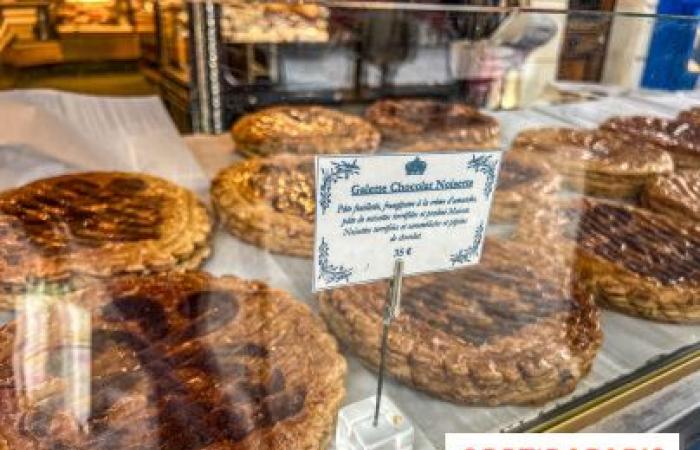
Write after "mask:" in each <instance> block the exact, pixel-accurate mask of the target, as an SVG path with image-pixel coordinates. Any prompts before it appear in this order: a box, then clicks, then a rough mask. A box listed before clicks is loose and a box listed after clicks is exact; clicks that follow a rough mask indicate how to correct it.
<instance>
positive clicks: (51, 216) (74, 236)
mask: <svg viewBox="0 0 700 450" xmlns="http://www.w3.org/2000/svg"><path fill="white" fill-rule="evenodd" d="M210 234H211V221H210V218H209V214H208V211H207V209H206V208H205V206H204V205H203V204H202V203H201V202H200V201H199V200H198V199H197V197H196V196H195V194H194V193H192V192H190V191H189V190H187V189H184V188H182V187H179V186H177V185H175V184H173V183H171V182H169V181H166V180H164V179H161V178H157V177H154V176H150V175H144V174H135V173H121V172H91V173H77V174H72V175H64V176H59V177H55V178H47V179H43V180H39V181H35V182H33V183H30V184H27V185H25V186H22V187H20V188H17V189H13V190H10V191H6V192H4V193H2V194H0V242H1V245H0V308H15V307H16V306H17V305H15V304H14V303H13V300H10V299H9V298H8V296H10V297H11V294H15V293H22V292H24V291H25V290H26V288H27V287H31V286H32V285H37V284H44V283H59V284H60V283H64V282H68V281H69V280H74V281H75V280H80V279H81V278H83V277H110V276H113V275H118V274H123V273H134V272H138V273H143V272H159V271H165V270H173V269H191V268H196V267H198V266H199V265H200V264H201V263H202V262H203V260H204V259H205V258H206V257H207V256H208V255H209V252H210V248H209V238H210Z"/></svg>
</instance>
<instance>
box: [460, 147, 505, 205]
mask: <svg viewBox="0 0 700 450" xmlns="http://www.w3.org/2000/svg"><path fill="white" fill-rule="evenodd" d="M496 166H498V161H496V160H494V159H493V156H492V155H478V156H477V155H473V156H472V159H471V161H469V162H468V163H467V168H468V169H474V170H475V171H476V172H477V173H483V174H484V175H486V185H485V186H484V198H489V197H490V196H491V193H492V192H493V187H494V184H495V183H496Z"/></svg>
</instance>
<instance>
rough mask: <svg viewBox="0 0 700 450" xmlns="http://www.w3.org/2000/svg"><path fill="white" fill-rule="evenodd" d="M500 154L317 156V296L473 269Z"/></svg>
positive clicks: (478, 251) (496, 176)
mask: <svg viewBox="0 0 700 450" xmlns="http://www.w3.org/2000/svg"><path fill="white" fill-rule="evenodd" d="M500 161H501V152H500V151H490V152H474V153H429V154H382V155H372V156H349V155H344V156H317V157H316V205H317V206H316V238H315V245H314V285H313V289H314V291H318V290H322V289H327V288H332V287H338V286H342V285H346V284H354V283H364V282H369V281H372V280H378V279H382V278H389V277H391V276H392V274H393V270H394V261H395V260H396V259H398V258H401V259H403V261H404V273H405V274H406V275H410V274H416V273H422V272H435V271H442V270H450V269H454V268H457V267H461V266H466V265H470V264H475V263H477V262H478V261H479V258H480V256H481V247H482V244H483V237H484V233H485V231H486V225H487V219H488V216H489V209H490V206H491V198H492V196H493V191H494V189H495V186H496V180H497V179H498V169H499V166H500Z"/></svg>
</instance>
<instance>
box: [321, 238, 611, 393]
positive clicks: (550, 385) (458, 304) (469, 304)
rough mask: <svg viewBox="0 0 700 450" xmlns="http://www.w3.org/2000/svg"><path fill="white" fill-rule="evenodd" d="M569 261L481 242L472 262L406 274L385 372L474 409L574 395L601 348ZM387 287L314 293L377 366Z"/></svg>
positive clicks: (345, 338)
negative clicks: (481, 249) (564, 263)
mask: <svg viewBox="0 0 700 450" xmlns="http://www.w3.org/2000/svg"><path fill="white" fill-rule="evenodd" d="M565 267H566V266H562V265H561V264H554V261H553V260H552V259H551V258H548V257H547V255H546V254H542V253H540V252H539V251H537V250H536V249H535V248H534V247H532V246H525V245H522V244H517V243H501V242H497V241H494V240H491V241H487V243H486V250H485V252H484V256H483V259H482V261H481V263H480V264H479V265H478V266H473V267H469V268H465V269H460V270H456V271H452V272H443V273H437V274H431V275H421V276H415V277H410V278H406V279H405V280H404V285H403V288H402V289H403V299H402V311H401V314H400V315H399V316H398V317H397V319H396V320H395V321H394V322H393V324H392V328H391V331H390V334H389V354H388V359H387V371H388V373H389V374H391V375H392V376H393V377H395V378H396V379H398V380H399V381H401V382H403V383H406V384H408V385H410V386H413V387H415V388H417V389H420V390H423V391H425V392H428V393H430V394H433V395H435V396H437V397H440V398H442V399H445V400H448V401H452V402H456V403H463V404H470V405H502V404H531V403H542V402H545V401H547V400H550V399H552V398H555V397H558V396H562V395H565V394H567V393H569V392H571V391H572V390H573V389H574V388H575V386H576V384H577V382H578V380H579V379H580V378H581V377H583V376H584V375H585V374H586V373H587V372H588V371H589V369H590V366H591V362H592V360H593V358H594V357H595V354H596V352H597V350H598V348H599V346H600V342H601V332H600V325H599V322H598V310H597V309H596V307H595V305H594V303H593V301H592V299H591V298H589V297H586V296H584V295H578V294H577V293H573V292H570V287H571V277H570V272H568V271H567V270H566V269H565ZM386 295H387V284H386V283H373V284H368V285H361V286H352V287H348V288H340V289H335V290H332V291H328V292H324V293H322V294H321V295H320V297H319V300H320V304H321V315H322V316H323V318H324V319H325V320H326V322H327V323H328V325H329V326H330V328H331V331H333V333H334V334H335V335H336V336H337V337H338V338H339V339H340V341H341V342H343V343H344V344H345V345H347V346H348V347H349V348H350V350H351V351H352V352H353V353H355V354H356V355H358V356H359V357H360V358H361V359H362V360H363V361H364V362H365V363H366V364H368V365H369V366H370V367H372V368H376V367H377V366H378V364H379V347H380V341H381V321H382V311H383V306H384V303H385V300H386Z"/></svg>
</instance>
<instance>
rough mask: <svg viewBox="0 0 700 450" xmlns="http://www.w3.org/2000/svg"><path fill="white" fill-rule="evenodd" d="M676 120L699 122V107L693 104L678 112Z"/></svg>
mask: <svg viewBox="0 0 700 450" xmlns="http://www.w3.org/2000/svg"><path fill="white" fill-rule="evenodd" d="M677 118H678V120H679V121H681V122H695V123H700V107H698V106H695V107H693V108H690V109H686V110H684V111H681V112H679V113H678V116H677Z"/></svg>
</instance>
